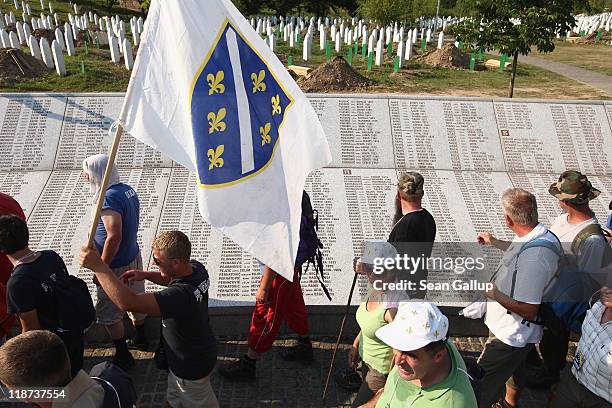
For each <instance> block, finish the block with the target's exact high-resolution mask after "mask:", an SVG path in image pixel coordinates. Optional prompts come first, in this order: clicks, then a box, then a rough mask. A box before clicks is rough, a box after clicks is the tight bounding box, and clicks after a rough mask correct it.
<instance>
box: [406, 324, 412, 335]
mask: <svg viewBox="0 0 612 408" xmlns="http://www.w3.org/2000/svg"><path fill="white" fill-rule="evenodd" d="M406 333H408V334H412V327H410V326H409V327H408V328H407V329H406Z"/></svg>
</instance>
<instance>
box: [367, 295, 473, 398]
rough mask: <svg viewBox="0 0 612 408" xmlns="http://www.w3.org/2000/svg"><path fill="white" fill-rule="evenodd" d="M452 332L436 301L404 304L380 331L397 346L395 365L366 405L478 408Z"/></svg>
mask: <svg viewBox="0 0 612 408" xmlns="http://www.w3.org/2000/svg"><path fill="white" fill-rule="evenodd" d="M447 332H448V319H447V318H446V316H444V315H443V314H442V312H440V309H438V308H437V307H436V306H435V305H433V304H432V303H429V302H406V303H403V304H401V305H400V307H399V309H398V312H397V316H396V317H395V319H394V320H393V322H391V323H389V324H388V325H386V326H384V327H382V328H380V329H378V330H377V331H376V336H377V337H378V338H379V339H380V340H382V341H383V342H385V343H386V344H388V345H389V346H391V347H393V352H394V358H393V363H394V367H393V369H392V370H391V372H390V373H389V376H388V377H387V382H386V383H385V387H384V388H383V389H381V390H379V392H378V393H377V394H376V395H375V396H374V398H373V399H372V400H370V401H369V402H368V403H367V404H365V405H363V406H362V407H376V408H400V407H408V406H409V407H412V408H449V407H453V408H475V407H476V396H475V395H474V391H473V389H472V386H471V384H470V380H469V377H468V375H467V370H466V367H465V363H464V362H463V358H462V357H461V355H460V354H459V351H458V350H457V348H456V347H455V346H454V345H453V344H452V342H450V341H448V340H447V338H446V334H447Z"/></svg>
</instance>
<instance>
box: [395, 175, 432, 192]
mask: <svg viewBox="0 0 612 408" xmlns="http://www.w3.org/2000/svg"><path fill="white" fill-rule="evenodd" d="M424 182H425V180H424V179H423V176H421V175H420V174H419V173H416V172H412V171H409V172H406V173H402V174H400V176H399V180H398V181H397V188H398V189H399V191H400V192H401V193H402V194H405V195H406V196H409V197H410V196H422V195H423V183H424Z"/></svg>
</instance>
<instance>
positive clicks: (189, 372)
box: [155, 261, 217, 380]
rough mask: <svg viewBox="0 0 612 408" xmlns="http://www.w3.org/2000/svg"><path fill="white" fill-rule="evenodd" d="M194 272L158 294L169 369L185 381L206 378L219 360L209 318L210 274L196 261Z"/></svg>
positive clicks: (173, 281)
mask: <svg viewBox="0 0 612 408" xmlns="http://www.w3.org/2000/svg"><path fill="white" fill-rule="evenodd" d="M191 269H192V270H193V273H192V274H191V275H189V276H185V277H182V278H178V279H173V280H172V281H171V282H170V285H169V286H168V287H167V288H166V289H164V290H162V291H161V292H157V293H155V300H157V304H158V305H159V310H160V312H161V315H162V326H163V327H162V336H163V345H164V351H165V352H166V356H167V358H168V367H169V368H170V370H171V371H172V372H173V373H174V375H176V376H177V377H179V378H182V379H184V380H198V379H200V378H203V377H206V376H207V375H208V374H210V372H211V371H212V369H213V368H214V367H215V363H216V361H217V340H216V338H215V336H214V335H213V333H212V330H211V328H210V322H209V319H208V287H209V285H210V281H209V278H208V272H207V271H206V268H204V266H203V265H202V264H201V263H199V262H197V261H191Z"/></svg>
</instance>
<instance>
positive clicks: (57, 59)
mask: <svg viewBox="0 0 612 408" xmlns="http://www.w3.org/2000/svg"><path fill="white" fill-rule="evenodd" d="M51 47H52V49H53V61H54V63H55V72H57V75H59V76H66V64H65V63H64V54H62V47H61V46H60V45H59V43H58V42H57V40H53V44H52V45H51Z"/></svg>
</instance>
